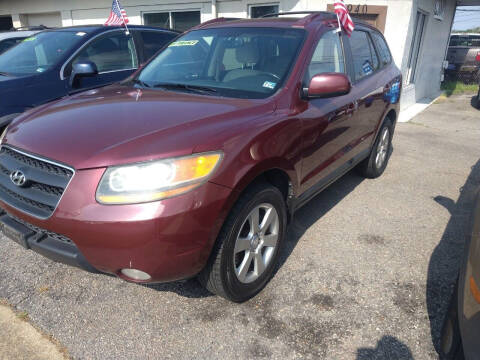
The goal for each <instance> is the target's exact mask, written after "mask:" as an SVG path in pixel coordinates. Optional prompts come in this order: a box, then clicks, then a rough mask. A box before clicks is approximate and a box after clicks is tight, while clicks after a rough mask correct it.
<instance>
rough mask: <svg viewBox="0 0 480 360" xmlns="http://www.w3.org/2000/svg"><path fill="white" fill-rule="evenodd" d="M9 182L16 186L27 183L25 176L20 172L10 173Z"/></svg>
mask: <svg viewBox="0 0 480 360" xmlns="http://www.w3.org/2000/svg"><path fill="white" fill-rule="evenodd" d="M10 180H12V182H13V183H14V184H15V185H17V186H23V185H25V183H26V182H27V179H26V178H25V174H24V173H23V172H21V171H20V170H15V171H12V173H11V174H10Z"/></svg>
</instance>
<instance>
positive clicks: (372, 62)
mask: <svg viewBox="0 0 480 360" xmlns="http://www.w3.org/2000/svg"><path fill="white" fill-rule="evenodd" d="M350 47H351V48H352V60H353V66H354V70H355V79H356V80H360V79H362V78H363V77H365V76H368V75H370V74H373V72H374V71H375V70H377V69H378V67H379V61H378V57H377V53H376V52H375V48H374V47H373V44H372V40H371V39H370V36H369V35H368V33H367V32H365V31H358V30H356V31H354V32H353V34H352V36H351V38H350Z"/></svg>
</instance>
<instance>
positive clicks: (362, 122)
mask: <svg viewBox="0 0 480 360" xmlns="http://www.w3.org/2000/svg"><path fill="white" fill-rule="evenodd" d="M347 41H348V42H349V44H350V49H351V59H352V67H353V72H354V75H353V77H354V79H353V85H352V90H351V93H352V96H353V97H354V98H355V101H356V103H357V106H358V111H357V114H356V116H355V134H354V137H355V139H356V141H357V144H358V145H357V149H356V152H355V155H356V154H358V153H360V152H364V151H367V150H368V148H369V146H370V144H371V140H372V139H373V136H374V133H375V129H376V126H377V124H378V123H379V122H380V119H381V118H382V116H383V112H384V110H385V109H384V105H385V102H384V100H383V94H384V87H385V86H386V85H387V84H386V83H385V82H384V79H383V78H382V76H381V70H382V68H383V67H382V66H381V64H380V59H379V56H378V54H377V51H376V49H375V46H374V45H373V40H372V37H371V35H370V32H369V31H368V29H365V28H361V27H359V26H358V25H357V27H356V29H355V31H354V32H353V33H352V36H351V37H350V38H348V40H347Z"/></svg>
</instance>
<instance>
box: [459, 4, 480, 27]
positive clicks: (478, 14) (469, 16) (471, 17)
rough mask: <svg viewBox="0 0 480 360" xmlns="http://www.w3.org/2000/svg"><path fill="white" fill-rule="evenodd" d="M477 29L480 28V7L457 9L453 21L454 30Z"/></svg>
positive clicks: (460, 7) (461, 7)
mask: <svg viewBox="0 0 480 360" xmlns="http://www.w3.org/2000/svg"><path fill="white" fill-rule="evenodd" d="M461 10H466V11H461ZM476 27H480V6H459V7H457V12H456V13H455V19H454V20H453V30H467V29H472V28H476Z"/></svg>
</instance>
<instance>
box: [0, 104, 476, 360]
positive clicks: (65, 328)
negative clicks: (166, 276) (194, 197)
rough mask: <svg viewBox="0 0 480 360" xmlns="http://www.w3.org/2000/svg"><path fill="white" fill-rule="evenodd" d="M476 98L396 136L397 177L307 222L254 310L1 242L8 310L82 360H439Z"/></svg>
mask: <svg viewBox="0 0 480 360" xmlns="http://www.w3.org/2000/svg"><path fill="white" fill-rule="evenodd" d="M470 102H471V97H470V96H459V97H450V98H446V99H443V100H441V101H440V102H439V103H437V104H434V105H432V106H430V107H429V108H428V109H427V110H426V111H424V112H423V113H422V114H420V115H419V116H417V117H416V118H414V119H413V120H412V121H411V122H410V123H407V124H398V126H397V130H396V133H395V137H394V151H393V154H392V158H391V160H390V164H389V167H388V168H387V170H386V172H385V174H384V175H383V176H382V177H381V178H379V179H377V180H364V179H363V178H361V177H359V176H357V175H356V174H355V172H351V173H349V174H347V175H346V176H345V177H344V178H342V179H341V180H339V181H338V182H337V183H335V184H334V185H332V186H331V187H329V188H328V189H327V190H326V191H324V192H323V193H322V194H320V195H319V196H317V197H316V198H315V199H314V200H313V201H312V202H311V203H309V204H308V205H307V206H305V207H304V208H302V209H301V210H300V211H299V212H298V213H297V214H296V216H295V220H294V222H293V224H292V225H291V226H290V228H289V234H288V241H287V246H286V249H285V251H284V256H283V257H282V261H281V266H280V267H279V269H278V272H277V273H276V275H275V277H274V278H273V280H272V281H271V282H270V283H269V285H268V286H267V287H266V289H265V290H264V291H263V292H261V293H260V294H259V295H258V296H256V297H255V298H254V299H252V300H250V301H248V302H246V303H243V304H233V303H229V302H227V301H225V300H223V299H221V298H219V297H214V296H211V295H210V294H209V293H207V292H206V291H205V290H203V289H202V288H201V287H200V285H198V284H197V282H196V281H195V280H189V281H186V282H178V283H172V284H160V285H155V286H148V287H147V286H140V285H135V284H130V283H126V282H124V281H122V280H119V279H116V278H113V277H109V276H106V275H95V274H90V273H86V272H84V271H81V270H78V269H75V268H71V267H68V266H64V265H62V264H56V263H53V262H51V261H49V260H46V259H44V258H43V257H41V256H40V255H37V254H35V253H33V252H26V251H24V250H23V249H22V248H20V246H18V245H16V244H15V243H13V242H12V241H10V240H7V239H6V238H4V237H1V238H0V299H5V300H6V301H7V302H8V303H10V304H12V305H13V306H14V307H15V308H16V309H18V310H19V311H22V312H26V313H28V317H29V318H30V319H31V321H32V322H33V324H35V325H36V326H38V327H39V328H40V329H42V330H43V331H44V332H45V333H47V334H51V335H53V336H54V337H55V338H56V339H57V340H58V341H59V342H60V343H61V344H62V345H63V346H64V347H66V349H67V350H68V352H69V353H70V355H71V356H72V357H73V358H75V359H163V358H174V359H194V358H195V359H207V358H208V359H230V358H237V359H250V358H254V357H258V358H262V357H263V358H282V359H293V358H315V359H318V358H324V359H413V358H414V359H436V358H438V355H437V352H436V350H435V347H436V346H437V343H438V337H439V331H440V327H441V322H442V319H443V316H444V311H445V308H446V306H447V302H448V299H449V294H450V293H451V291H452V284H453V282H454V279H455V273H456V269H457V267H458V266H459V261H460V257H461V252H462V246H463V241H464V232H465V226H466V224H467V223H468V217H469V210H470V204H471V201H472V199H473V195H474V191H475V189H476V188H478V187H479V186H480V161H479V159H480V146H479V143H480V111H479V110H476V109H474V108H473V107H472V106H471V103H470Z"/></svg>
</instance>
